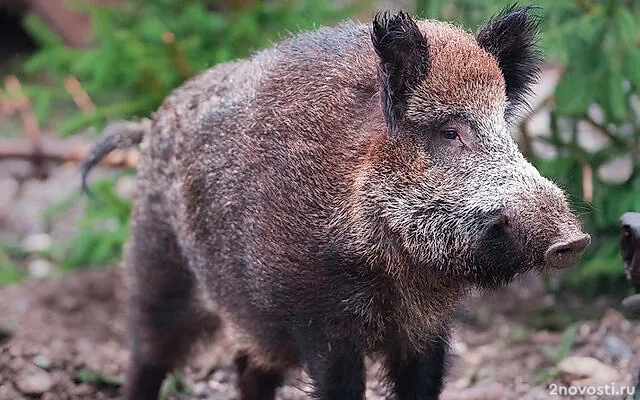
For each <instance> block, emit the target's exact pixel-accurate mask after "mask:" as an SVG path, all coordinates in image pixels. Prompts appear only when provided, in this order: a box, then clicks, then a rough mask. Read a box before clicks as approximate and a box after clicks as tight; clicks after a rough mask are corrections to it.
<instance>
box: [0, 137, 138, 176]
mask: <svg viewBox="0 0 640 400" xmlns="http://www.w3.org/2000/svg"><path fill="white" fill-rule="evenodd" d="M90 149H91V144H89V143H78V142H77V141H73V142H72V141H66V140H60V139H52V138H45V137H42V138H41V141H40V146H39V147H37V148H34V146H33V143H32V142H31V141H30V140H28V139H0V160H7V159H22V160H28V161H31V162H42V161H48V162H55V163H61V164H64V163H73V164H76V163H79V162H81V161H82V160H83V159H84V158H85V157H87V156H88V155H89V151H90ZM138 158H139V153H138V150H136V149H128V150H114V151H113V152H111V153H110V154H109V155H107V156H106V157H105V158H104V159H103V160H102V162H101V163H100V165H102V166H106V167H129V168H133V167H135V166H136V165H137V163H138Z"/></svg>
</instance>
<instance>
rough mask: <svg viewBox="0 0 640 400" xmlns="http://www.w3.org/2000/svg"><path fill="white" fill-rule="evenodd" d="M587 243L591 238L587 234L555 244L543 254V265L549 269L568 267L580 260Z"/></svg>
mask: <svg viewBox="0 0 640 400" xmlns="http://www.w3.org/2000/svg"><path fill="white" fill-rule="evenodd" d="M589 243H591V236H589V235H587V234H584V235H582V236H578V237H574V238H571V239H569V240H566V241H560V242H558V243H555V244H553V245H551V246H550V247H549V249H548V250H547V251H546V253H545V254H544V260H545V263H546V264H547V266H548V267H551V268H567V267H570V266H572V265H573V264H575V263H577V262H578V260H580V257H581V256H582V252H583V251H584V249H586V248H587V246H589Z"/></svg>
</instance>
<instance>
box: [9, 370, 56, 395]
mask: <svg viewBox="0 0 640 400" xmlns="http://www.w3.org/2000/svg"><path fill="white" fill-rule="evenodd" d="M15 384H16V386H17V387H18V389H19V390H20V391H21V392H22V393H24V394H30V395H37V394H42V393H45V392H47V391H48V390H50V389H51V387H52V386H53V381H52V380H51V376H50V375H49V374H48V373H47V372H45V371H36V372H32V373H25V374H21V375H18V376H17V378H16V381H15Z"/></svg>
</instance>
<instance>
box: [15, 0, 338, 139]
mask: <svg viewBox="0 0 640 400" xmlns="http://www.w3.org/2000/svg"><path fill="white" fill-rule="evenodd" d="M225 3H229V2H222V1H212V0H192V1H185V2H179V1H169V0H163V1H157V0H127V1H125V2H124V4H123V5H122V6H119V7H117V8H108V7H98V6H89V5H83V6H80V7H81V10H83V11H84V12H86V13H88V14H89V16H90V17H91V21H92V23H93V45H92V46H91V47H90V48H88V49H75V48H71V47H69V46H66V45H64V44H63V43H62V42H61V40H60V39H59V38H58V37H57V36H56V35H55V34H54V33H53V32H51V30H50V29H49V28H48V27H47V26H46V25H45V24H44V23H43V22H41V21H39V20H38V19H36V17H33V16H32V17H28V18H27V19H26V22H25V25H26V27H27V29H28V30H29V32H30V33H31V35H32V36H34V37H35V38H36V40H37V42H38V44H39V45H40V46H41V48H40V50H38V51H37V52H36V53H35V55H34V56H33V57H32V58H31V59H30V60H29V61H28V62H27V63H26V70H27V71H29V72H33V71H46V72H47V73H48V74H49V75H50V76H51V78H52V80H53V85H52V86H51V87H47V88H43V87H33V86H29V87H27V88H26V92H27V93H28V94H29V95H30V97H31V98H32V101H33V102H34V104H35V109H36V114H37V116H38V117H39V118H40V119H44V118H46V117H47V116H48V115H49V111H50V108H51V104H52V99H60V98H63V99H69V97H70V96H69V94H68V93H67V92H66V91H65V90H64V89H63V88H64V84H63V83H64V81H65V79H66V78H67V77H68V76H74V77H76V78H77V79H78V80H79V81H80V83H81V84H82V88H83V89H84V90H85V91H86V92H87V93H88V94H89V96H90V97H91V98H92V99H93V100H94V102H96V103H97V104H96V105H97V108H96V109H95V110H94V111H89V112H84V113H80V112H78V113H76V114H74V115H71V116H70V117H69V118H68V119H66V121H65V122H64V123H63V124H62V126H60V127H59V129H58V130H59V132H60V133H61V134H62V135H66V134H70V133H74V132H76V131H78V130H80V129H83V128H86V127H87V126H90V125H93V126H101V124H103V123H104V122H105V121H106V120H108V119H113V118H123V119H126V118H130V117H134V116H146V115H149V114H150V113H151V112H153V111H154V110H155V109H156V108H157V107H158V106H159V105H160V103H161V102H162V100H163V99H164V98H165V96H166V95H167V94H169V93H170V92H171V90H172V89H174V88H175V87H177V86H178V85H180V83H182V82H183V81H184V80H185V79H187V78H189V77H190V76H192V75H194V74H196V73H197V72H199V71H201V70H204V69H206V68H208V67H210V66H212V65H214V64H217V63H220V62H224V61H228V60H232V59H235V58H239V57H245V56H247V55H249V54H250V53H251V52H252V51H255V50H257V49H260V48H262V47H264V46H266V45H268V44H270V43H271V42H274V41H277V40H278V39H279V38H280V37H281V36H283V35H285V34H286V32H288V31H297V30H300V29H307V28H311V27H313V26H314V24H317V23H322V22H326V21H331V20H337V19H341V18H342V17H343V16H344V15H346V13H347V12H349V11H350V10H351V9H336V8H334V7H332V6H331V2H319V1H301V2H299V1H293V0H285V1H276V2H262V1H255V2H250V3H251V5H250V6H249V7H247V8H243V9H241V10H234V9H233V8H232V7H229V6H227V5H226V4H225Z"/></svg>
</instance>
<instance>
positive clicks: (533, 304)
mask: <svg viewBox="0 0 640 400" xmlns="http://www.w3.org/2000/svg"><path fill="white" fill-rule="evenodd" d="M121 272H122V271H121V268H119V267H113V268H107V269H99V270H89V271H84V272H75V273H72V274H67V275H63V276H60V277H53V278H48V279H44V280H30V281H26V282H24V283H22V284H19V285H13V286H8V287H5V288H3V289H0V342H1V343H0V400H9V399H11V400H14V399H15V400H19V399H37V398H41V399H48V400H53V399H113V398H118V397H120V396H121V389H122V376H123V369H124V366H125V363H126V359H127V350H126V349H125V348H124V346H123V342H124V339H123V337H124V330H125V329H124V322H123V312H122V305H121V299H122V294H123V288H122V284H121ZM535 287H536V280H534V278H530V279H529V281H528V282H521V283H520V284H519V285H518V286H517V287H515V288H513V287H512V288H511V289H509V290H507V291H504V292H499V293H495V294H485V295H482V296H480V295H477V296H473V298H472V299H471V300H470V302H469V304H468V306H467V309H468V310H467V311H466V312H464V313H462V314H461V316H460V317H459V318H458V320H459V321H458V323H457V327H456V331H455V335H454V338H453V340H452V356H451V360H450V364H451V368H450V373H449V376H448V379H447V386H446V389H445V392H444V394H443V396H442V398H443V399H445V400H457V399H460V400H462V399H465V400H472V399H546V398H554V396H553V395H552V393H551V391H552V390H553V388H554V386H553V385H557V386H555V388H556V389H558V388H559V387H560V386H564V387H565V390H566V388H568V387H569V385H573V386H574V387H580V386H583V387H588V386H590V385H591V386H593V385H597V384H600V385H601V386H599V387H603V386H602V385H604V384H609V385H610V386H611V387H612V388H614V389H618V390H621V389H622V387H623V386H625V385H626V386H629V385H631V384H632V382H633V375H635V372H634V371H638V368H639V367H640V362H639V361H640V359H639V357H638V355H639V354H638V349H640V324H639V323H638V321H635V320H630V319H627V318H625V317H624V316H623V315H622V314H620V313H619V312H617V311H615V310H613V309H607V308H606V307H605V308H602V311H603V312H604V314H603V316H602V318H600V319H598V320H591V321H585V322H581V323H579V324H578V325H576V329H575V331H574V332H575V335H573V336H571V337H570V340H569V341H568V342H567V340H566V336H567V335H566V334H565V339H562V337H563V334H562V332H554V331H550V330H545V329H532V328H527V327H526V326H525V325H524V321H525V319H526V320H530V319H531V317H530V316H531V315H532V314H531V312H535V310H538V309H540V308H541V307H545V306H546V305H549V304H551V305H552V307H553V303H554V302H553V299H552V298H550V297H549V295H545V294H544V291H543V290H540V288H538V289H536V288H535ZM532 288H533V289H532ZM514 290H517V294H515V295H514ZM527 290H528V291H529V292H527ZM594 307H595V306H594ZM599 310H600V308H597V309H596V308H594V309H593V310H592V311H593V313H594V315H596V314H598V313H599ZM226 341H227V339H225V338H222V339H221V340H220V341H218V342H217V343H215V344H212V345H210V346H208V347H206V348H204V347H203V349H202V350H200V351H198V352H196V353H197V354H196V356H195V357H194V359H193V360H192V362H191V363H190V364H189V366H188V367H187V368H185V369H184V375H183V377H182V378H181V379H179V378H173V379H171V380H170V381H169V382H168V383H167V382H165V383H166V384H165V394H166V398H170V399H222V400H224V399H234V398H235V397H236V392H235V388H234V381H235V375H234V372H233V370H232V369H231V366H230V358H231V356H232V354H229V351H228V350H227V349H229V348H231V347H232V346H230V345H229V343H227V342H226ZM563 342H564V343H565V344H564V345H563ZM578 357H583V358H578ZM561 358H562V360H561ZM563 363H564V364H563ZM565 364H568V366H567V365H565ZM580 369H582V370H583V371H580ZM375 370H376V368H375V365H371V367H370V376H369V378H370V379H368V385H367V386H368V389H367V399H368V400H371V399H391V398H392V397H391V396H389V395H388V394H387V392H386V390H385V388H384V387H383V386H381V385H380V384H379V381H378V379H377V377H376V371H375ZM310 388H311V387H310V384H309V381H308V379H307V378H306V377H304V376H300V374H297V375H294V376H291V377H290V378H289V380H288V381H287V384H286V386H284V387H282V388H281V389H280V390H279V393H278V399H279V400H293V399H307V398H308V395H307V393H308V392H309V391H310ZM575 390H577V389H575ZM584 397H585V396H580V395H578V396H574V398H584ZM591 398H625V396H608V397H607V396H594V397H591Z"/></svg>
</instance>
